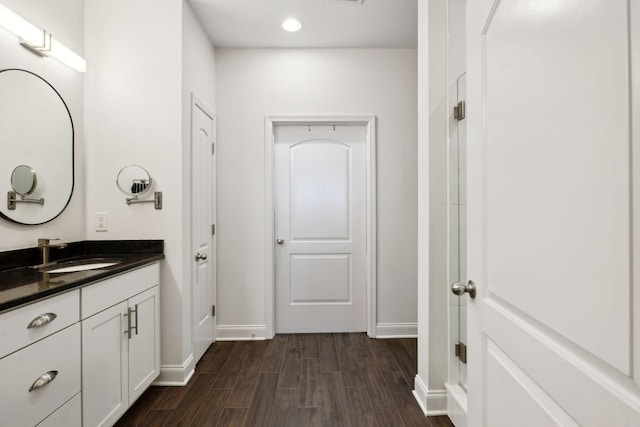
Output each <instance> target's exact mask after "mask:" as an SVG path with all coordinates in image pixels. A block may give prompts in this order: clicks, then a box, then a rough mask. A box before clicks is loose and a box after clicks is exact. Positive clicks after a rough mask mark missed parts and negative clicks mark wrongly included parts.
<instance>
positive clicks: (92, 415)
mask: <svg viewBox="0 0 640 427" xmlns="http://www.w3.org/2000/svg"><path fill="white" fill-rule="evenodd" d="M127 308H128V306H127V302H126V301H123V302H121V303H120V304H116V305H114V306H113V307H110V308H108V309H106V310H104V311H101V312H99V313H97V314H95V315H94V316H91V317H89V318H87V319H84V320H83V321H82V400H83V405H82V406H83V408H82V421H83V422H82V425H83V426H87V427H95V426H111V425H113V424H115V422H116V420H117V419H118V418H120V416H122V414H124V413H125V412H126V410H127V408H128V407H129V396H128V392H129V387H128V378H127V374H128V363H129V361H128V357H127V345H128V343H127V336H126V335H125V332H126V330H127V319H126V316H125V314H127Z"/></svg>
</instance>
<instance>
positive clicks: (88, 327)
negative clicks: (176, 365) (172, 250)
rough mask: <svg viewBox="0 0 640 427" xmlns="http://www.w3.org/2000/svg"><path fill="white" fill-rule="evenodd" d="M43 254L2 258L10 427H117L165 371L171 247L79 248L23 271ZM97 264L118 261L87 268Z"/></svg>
mask: <svg viewBox="0 0 640 427" xmlns="http://www.w3.org/2000/svg"><path fill="white" fill-rule="evenodd" d="M33 249H34V250H35V252H34V251H33V250H32V249H26V250H21V251H11V252H2V253H0V375H2V378H3V381H2V382H1V384H0V413H2V414H3V415H2V423H3V424H4V423H6V425H38V426H61V425H64V426H99V425H105V426H110V425H112V424H114V423H115V421H116V420H117V419H118V418H120V416H121V415H122V414H124V412H125V411H126V410H127V409H128V408H129V406H130V405H131V404H132V403H133V402H134V401H135V400H136V399H137V398H138V397H139V396H140V395H141V394H142V393H143V392H144V390H145V389H146V388H147V387H148V386H149V385H150V384H151V382H153V380H154V379H155V378H156V377H157V376H158V374H159V372H160V317H159V314H160V301H159V298H160V296H159V274H160V265H159V264H160V261H161V260H162V259H163V258H164V255H163V243H162V241H104V242H76V243H70V244H67V245H66V247H64V248H60V249H56V250H54V251H52V255H54V256H56V258H55V259H57V260H58V261H54V262H55V264H53V265H49V266H47V267H44V268H41V269H35V268H33V267H32V266H29V265H26V266H21V265H17V264H19V263H20V260H22V262H23V263H24V262H27V263H33V260H34V259H35V260H37V259H38V251H37V249H36V248H33ZM96 259H102V260H106V259H108V260H110V261H111V262H116V263H115V264H113V265H110V266H108V267H104V268H97V269H96V268H91V269H84V270H83V269H82V268H84V267H85V266H86V263H84V261H85V260H91V261H90V262H91V263H93V265H96V263H95V262H94V261H95V260H96ZM36 264H37V263H36ZM36 264H31V265H36ZM61 265H70V266H71V267H72V268H71V270H77V269H80V270H78V271H69V270H62V272H60V273H52V271H57V270H58V269H59V268H60V267H59V266H61ZM74 266H75V267H74Z"/></svg>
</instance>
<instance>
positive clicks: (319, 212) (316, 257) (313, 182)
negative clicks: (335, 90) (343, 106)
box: [274, 125, 367, 333]
mask: <svg viewBox="0 0 640 427" xmlns="http://www.w3.org/2000/svg"><path fill="white" fill-rule="evenodd" d="M274 132H275V187H276V188H275V206H276V215H275V217H276V226H275V230H276V238H277V240H276V242H274V244H275V246H276V248H275V253H276V278H275V279H276V332H278V333H292V332H356V331H365V330H366V327H367V325H366V264H365V255H366V253H365V250H366V246H365V245H366V240H365V239H366V220H367V218H366V205H365V201H366V198H365V191H366V175H365V173H366V165H365V127H364V126H346V125H341V126H319V125H317V126H276V127H275V129H274Z"/></svg>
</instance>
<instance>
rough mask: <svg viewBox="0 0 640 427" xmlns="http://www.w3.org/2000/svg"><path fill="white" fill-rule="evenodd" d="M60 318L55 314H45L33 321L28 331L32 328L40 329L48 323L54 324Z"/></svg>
mask: <svg viewBox="0 0 640 427" xmlns="http://www.w3.org/2000/svg"><path fill="white" fill-rule="evenodd" d="M56 317H58V315H57V314H55V313H43V314H41V315H40V316H38V317H36V318H35V319H33V320H32V321H31V322H30V323H29V324H28V325H27V329H31V328H39V327H40V326H44V325H46V324H47V323H51V322H53V320H54V319H55V318H56Z"/></svg>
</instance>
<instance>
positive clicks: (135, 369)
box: [128, 286, 160, 405]
mask: <svg viewBox="0 0 640 427" xmlns="http://www.w3.org/2000/svg"><path fill="white" fill-rule="evenodd" d="M129 309H131V310H132V312H133V313H134V314H133V319H132V324H133V325H135V330H134V331H135V332H132V334H131V338H130V339H129V340H128V341H129V342H128V345H129V405H132V404H133V402H135V400H136V399H137V398H138V397H140V395H141V394H142V393H144V391H145V390H146V389H147V387H149V386H150V385H151V383H152V382H153V380H154V379H156V378H157V377H158V375H159V374H160V290H159V288H158V286H154V287H153V288H151V289H149V290H147V291H144V292H142V293H141V294H138V295H136V296H134V297H132V298H130V299H129Z"/></svg>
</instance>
